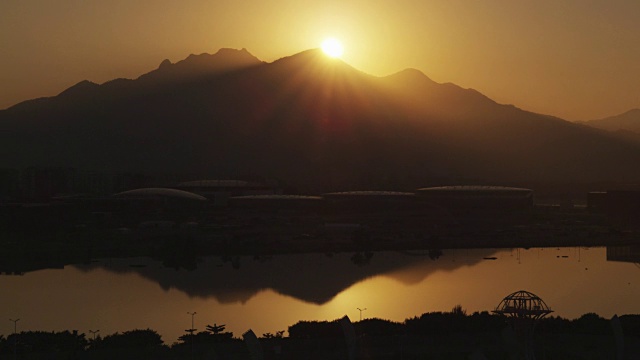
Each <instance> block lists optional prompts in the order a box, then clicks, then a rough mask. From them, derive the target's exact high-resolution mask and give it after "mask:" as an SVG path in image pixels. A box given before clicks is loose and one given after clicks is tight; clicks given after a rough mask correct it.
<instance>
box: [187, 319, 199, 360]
mask: <svg viewBox="0 0 640 360" xmlns="http://www.w3.org/2000/svg"><path fill="white" fill-rule="evenodd" d="M187 314H189V315H191V329H189V330H187V332H188V333H189V334H191V358H192V359H193V338H194V336H193V334H194V333H195V332H196V329H195V327H194V325H193V317H194V316H196V314H197V313H196V312H195V311H194V312H188V311H187Z"/></svg>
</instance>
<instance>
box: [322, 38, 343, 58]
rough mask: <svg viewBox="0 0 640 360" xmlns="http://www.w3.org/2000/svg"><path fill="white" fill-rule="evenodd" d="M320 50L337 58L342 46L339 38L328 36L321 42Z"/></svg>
mask: <svg viewBox="0 0 640 360" xmlns="http://www.w3.org/2000/svg"><path fill="white" fill-rule="evenodd" d="M322 51H324V53H325V54H327V55H329V56H331V57H333V58H339V57H340V56H342V53H343V52H344V48H343V47H342V43H341V42H340V41H339V40H337V39H334V38H329V39H326V40H324V41H323V42H322Z"/></svg>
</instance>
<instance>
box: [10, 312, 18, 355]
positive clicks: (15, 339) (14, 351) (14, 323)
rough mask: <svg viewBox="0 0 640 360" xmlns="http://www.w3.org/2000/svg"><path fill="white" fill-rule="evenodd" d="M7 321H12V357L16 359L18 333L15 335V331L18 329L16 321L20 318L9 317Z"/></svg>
mask: <svg viewBox="0 0 640 360" xmlns="http://www.w3.org/2000/svg"><path fill="white" fill-rule="evenodd" d="M9 321H13V358H14V359H17V358H18V335H16V333H17V329H18V321H20V319H15V320H13V319H9Z"/></svg>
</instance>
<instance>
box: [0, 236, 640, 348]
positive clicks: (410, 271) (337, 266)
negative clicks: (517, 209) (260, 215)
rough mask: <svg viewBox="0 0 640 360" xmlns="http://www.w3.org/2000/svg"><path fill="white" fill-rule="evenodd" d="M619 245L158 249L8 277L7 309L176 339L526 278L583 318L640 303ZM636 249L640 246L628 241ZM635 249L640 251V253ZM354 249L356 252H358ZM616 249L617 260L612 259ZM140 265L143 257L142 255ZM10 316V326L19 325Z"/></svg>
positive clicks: (281, 326)
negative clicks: (162, 256)
mask: <svg viewBox="0 0 640 360" xmlns="http://www.w3.org/2000/svg"><path fill="white" fill-rule="evenodd" d="M621 252H623V251H622V250H620V249H613V248H610V249H605V248H591V249H586V248H544V249H537V248H536V249H529V250H525V249H513V250H510V249H502V250H489V249H485V250H443V252H442V254H441V255H440V256H439V257H436V256H434V255H435V254H433V253H432V254H431V255H432V256H431V257H430V256H429V253H428V252H378V253H373V254H366V253H362V254H359V255H357V254H353V253H351V254H334V255H331V256H329V255H325V254H301V255H286V256H285V255H282V256H273V257H259V258H253V257H238V258H220V257H212V258H205V259H202V260H201V261H200V262H198V264H197V265H198V269H197V270H195V271H186V270H177V271H176V270H174V269H171V268H166V267H163V266H162V264H161V263H160V262H157V261H151V260H148V259H118V260H103V261H100V262H97V263H93V264H90V265H81V266H67V267H65V268H64V270H42V271H36V272H30V273H27V274H25V275H24V276H19V277H18V276H0V289H2V296H0V317H2V316H4V317H5V318H7V319H8V318H17V317H20V318H21V327H22V329H24V330H27V329H28V330H46V331H52V330H65V329H78V330H80V331H81V332H88V331H89V329H100V331H101V333H102V334H109V333H113V332H116V331H124V330H131V329H136V328H142V329H144V328H147V327H150V328H153V329H155V330H157V331H158V332H159V333H161V334H162V335H163V338H164V340H165V341H167V342H169V343H171V342H173V341H175V339H177V337H178V336H180V335H182V334H183V331H184V329H186V328H189V326H190V320H191V319H190V317H188V316H187V315H185V314H186V312H187V311H196V312H197V313H198V315H197V316H196V318H195V322H196V324H195V327H196V328H198V329H200V330H202V329H203V327H204V324H213V323H224V324H227V330H229V331H232V332H233V333H234V334H235V335H236V336H239V335H240V334H241V333H242V332H244V331H246V330H247V329H249V328H252V329H253V330H254V331H255V332H256V334H258V335H260V334H262V333H265V332H272V333H274V332H275V331H280V330H286V329H287V327H288V326H290V325H293V324H295V323H296V322H297V321H299V320H330V319H336V318H340V317H342V316H343V315H345V314H346V315H348V316H350V317H351V319H352V320H356V319H358V318H359V312H358V310H357V308H358V307H359V308H361V309H362V308H365V307H366V308H367V311H366V312H364V313H363V316H365V317H378V318H384V319H389V320H393V321H403V320H404V319H406V318H409V317H413V316H416V315H420V314H422V313H424V312H429V311H448V310H450V309H451V308H452V307H453V306H455V305H457V304H460V305H462V307H463V308H465V309H466V310H467V311H468V312H473V311H482V310H491V309H493V308H494V307H495V306H496V305H497V304H498V302H499V301H500V300H501V299H502V298H503V297H504V296H505V295H507V294H510V293H512V292H514V291H517V290H520V289H524V290H529V291H531V292H533V293H535V294H537V295H539V296H541V297H542V298H544V300H545V301H546V302H547V304H549V306H551V307H552V308H553V309H554V310H555V314H556V315H559V316H563V317H569V318H575V317H579V316H580V315H582V314H584V313H588V312H595V313H597V314H599V315H601V316H604V317H611V316H612V315H613V314H616V313H617V314H631V313H639V312H640V302H639V301H638V299H640V269H638V268H637V267H636V265H635V262H636V261H637V259H638V258H637V257H631V256H628V257H626V258H625V259H629V260H625V261H631V262H620V261H619V260H620V259H621V257H612V256H611V255H612V254H614V253H621ZM627 253H628V254H630V255H632V254H634V252H633V251H631V250H628V251H627ZM635 254H636V255H637V252H635ZM354 255H357V256H356V258H354ZM608 257H609V259H610V260H615V261H607V258H608ZM132 265H133V266H132ZM5 325H7V326H5V327H0V334H4V335H7V334H9V333H10V331H11V329H9V328H8V325H10V324H5Z"/></svg>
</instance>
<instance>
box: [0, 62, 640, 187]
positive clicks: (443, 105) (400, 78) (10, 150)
mask: <svg viewBox="0 0 640 360" xmlns="http://www.w3.org/2000/svg"><path fill="white" fill-rule="evenodd" d="M0 124H1V126H2V128H3V131H2V132H1V133H0V143H1V144H2V145H1V148H2V150H3V151H2V152H1V154H0V156H1V159H0V162H1V163H2V164H3V165H2V166H3V167H10V168H24V167H27V166H48V167H52V166H56V167H57V166H60V167H76V168H79V169H88V170H97V171H137V172H161V173H173V174H197V176H200V177H207V178H233V177H237V176H238V175H240V174H255V175H258V176H261V177H268V178H278V179H282V180H285V181H286V182H289V183H292V184H296V185H297V186H299V187H300V188H303V189H306V190H310V191H311V190H312V191H329V190H349V189H413V188H416V187H420V186H426V185H429V184H436V183H438V184H440V183H447V182H452V181H457V182H476V183H501V184H506V183H510V184H512V183H532V182H602V181H605V182H635V181H638V180H640V167H638V166H637V164H638V163H640V142H637V141H635V140H634V139H631V138H625V137H620V136H618V135H617V134H615V133H611V132H608V131H604V130H601V129H596V128H593V127H591V126H585V125H584V124H576V123H571V122H568V121H565V120H562V119H560V118H556V117H552V116H547V115H541V114H536V113H532V112H528V111H524V110H521V109H519V108H517V107H515V106H512V105H503V104H498V103H496V102H495V101H493V100H491V99H489V98H488V97H486V96H484V95H482V94H481V93H479V92H477V91H475V90H473V89H463V88H461V87H459V86H457V85H454V84H450V83H446V84H440V83H436V82H434V81H432V80H431V79H429V78H428V77H427V76H426V75H424V74H423V73H422V72H420V71H418V70H415V69H406V70H403V71H400V72H398V73H395V74H392V75H389V76H385V77H376V76H372V75H369V74H366V73H363V72H361V71H359V70H357V69H355V68H353V67H352V66H350V65H348V64H346V63H345V62H343V61H342V60H339V59H331V58H328V57H326V56H325V55H324V54H323V53H322V52H321V51H320V50H317V49H313V50H308V51H304V52H301V53H298V54H295V55H292V56H289V57H285V58H281V59H279V60H276V61H274V62H271V63H266V62H263V61H261V60H259V59H258V58H256V57H255V56H253V55H251V54H250V53H249V52H248V51H247V50H246V49H242V50H233V49H221V50H219V51H218V52H217V53H215V54H213V55H210V54H201V55H190V56H189V57H187V58H186V59H184V60H182V61H179V62H176V63H171V62H170V61H169V60H165V61H163V62H162V63H161V64H160V66H159V67H158V68H157V69H155V70H153V71H151V72H149V73H146V74H144V75H142V76H140V77H139V78H137V79H115V80H112V81H109V82H106V83H103V84H95V83H92V82H89V81H82V82H80V83H78V84H76V85H74V86H72V87H70V88H69V89H66V90H64V91H63V92H62V93H60V94H59V95H57V96H54V97H49V98H40V99H35V100H29V101H25V102H23V103H20V104H17V105H15V106H13V107H11V108H8V109H6V110H2V111H0ZM589 125H591V124H589ZM194 176H196V175H194ZM461 179H462V180H461Z"/></svg>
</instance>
